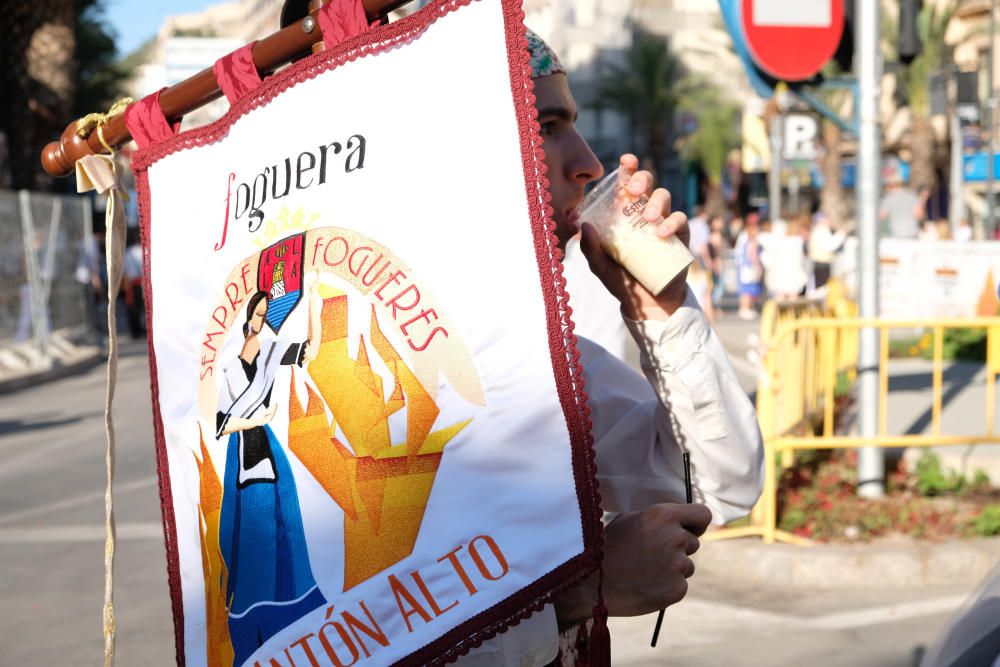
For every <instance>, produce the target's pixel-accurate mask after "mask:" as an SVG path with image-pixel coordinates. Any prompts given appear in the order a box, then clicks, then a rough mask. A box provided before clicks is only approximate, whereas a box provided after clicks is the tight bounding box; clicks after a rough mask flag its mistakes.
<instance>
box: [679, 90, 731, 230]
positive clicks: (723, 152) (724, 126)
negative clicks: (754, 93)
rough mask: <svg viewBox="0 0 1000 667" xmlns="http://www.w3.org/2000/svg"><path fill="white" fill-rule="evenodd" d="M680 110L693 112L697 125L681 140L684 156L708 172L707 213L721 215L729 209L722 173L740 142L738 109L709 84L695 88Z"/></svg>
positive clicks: (683, 101) (706, 174) (682, 103)
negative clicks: (723, 191) (730, 155)
mask: <svg viewBox="0 0 1000 667" xmlns="http://www.w3.org/2000/svg"><path fill="white" fill-rule="evenodd" d="M680 107H681V108H682V109H684V110H685V111H689V112H691V113H692V114H693V115H694V117H695V119H696V120H697V122H698V127H697V129H695V131H694V132H692V133H691V134H689V135H687V136H686V137H684V138H683V139H682V140H681V141H680V147H681V153H682V154H683V155H684V157H685V158H686V159H688V160H692V161H695V162H698V163H699V164H700V165H701V168H702V169H703V170H704V172H705V176H706V177H707V179H708V193H707V196H706V199H705V209H706V211H707V212H708V214H709V215H721V214H723V213H725V210H726V204H725V201H724V200H723V195H722V170H723V168H724V167H725V164H726V156H727V155H728V154H729V151H730V150H732V149H733V148H734V147H736V146H738V145H739V143H740V132H739V127H738V125H737V119H738V117H739V107H738V106H737V105H736V104H734V103H732V102H730V101H729V100H726V99H724V98H723V97H722V95H721V94H720V92H719V90H718V89H717V88H715V87H714V86H710V85H708V84H705V85H702V86H698V87H696V88H694V89H693V90H692V91H691V93H690V94H688V95H687V96H685V97H684V99H683V100H682V101H681V103H680Z"/></svg>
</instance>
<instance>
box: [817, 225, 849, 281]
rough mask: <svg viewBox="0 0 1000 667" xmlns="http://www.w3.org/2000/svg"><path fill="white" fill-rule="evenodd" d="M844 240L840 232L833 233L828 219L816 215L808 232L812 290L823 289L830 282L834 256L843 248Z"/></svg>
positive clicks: (842, 233)
mask: <svg viewBox="0 0 1000 667" xmlns="http://www.w3.org/2000/svg"><path fill="white" fill-rule="evenodd" d="M844 239H845V235H844V232H843V231H842V230H839V229H838V230H837V231H833V229H832V227H831V225H830V218H829V217H827V216H826V215H825V214H823V213H817V214H816V216H815V217H814V219H813V226H812V230H811V231H810V232H809V261H811V262H812V268H813V287H814V289H821V288H823V287H824V286H825V285H826V283H827V281H828V280H830V269H831V267H832V266H833V260H834V255H835V253H836V252H837V251H838V250H840V249H841V248H842V247H843V246H844Z"/></svg>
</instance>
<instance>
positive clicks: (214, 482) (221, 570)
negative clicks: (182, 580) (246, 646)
mask: <svg viewBox="0 0 1000 667" xmlns="http://www.w3.org/2000/svg"><path fill="white" fill-rule="evenodd" d="M198 438H199V440H201V458H200V459H199V458H198V455H197V454H194V460H195V462H196V463H197V464H198V475H199V477H200V488H199V496H200V501H199V503H198V516H199V519H200V522H201V525H200V531H199V532H200V535H201V568H202V573H203V574H204V576H205V625H206V640H207V647H208V651H207V653H208V664H209V665H231V664H233V658H234V653H233V645H232V642H231V641H230V639H229V622H228V618H229V610H228V608H227V607H226V585H227V578H228V576H229V573H228V572H227V571H226V564H225V562H224V561H223V560H222V550H221V549H220V548H219V515H220V514H221V512H222V482H221V481H220V480H219V476H218V475H217V474H216V472H215V468H214V467H213V465H212V459H211V457H210V456H209V455H208V448H207V447H205V438H204V435H203V434H202V432H201V426H200V425H199V427H198Z"/></svg>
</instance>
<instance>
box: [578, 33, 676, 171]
mask: <svg viewBox="0 0 1000 667" xmlns="http://www.w3.org/2000/svg"><path fill="white" fill-rule="evenodd" d="M689 89H690V79H689V78H688V76H687V72H686V71H685V69H684V66H683V64H682V63H681V61H680V59H679V58H678V57H677V56H676V55H674V54H673V53H672V52H671V50H670V46H669V44H668V42H667V40H666V39H664V38H662V37H658V36H656V35H652V34H650V33H648V32H646V31H643V30H637V31H636V32H635V35H634V39H633V42H632V47H631V48H630V49H629V50H628V51H627V52H626V53H625V62H624V63H608V64H606V65H605V67H604V71H603V72H602V73H601V75H600V78H599V80H598V85H597V97H596V99H595V100H594V101H593V103H592V105H591V106H593V107H596V108H602V109H612V110H614V111H618V112H620V113H621V114H622V115H624V116H625V117H626V118H628V119H629V121H630V122H631V124H632V128H633V130H634V131H637V132H638V133H639V134H640V135H641V136H642V137H643V139H644V140H645V143H646V155H645V157H648V158H649V159H650V160H651V161H652V162H653V164H654V165H656V167H657V168H660V167H661V166H662V163H663V158H664V157H665V156H666V154H667V151H668V149H669V136H670V126H671V123H672V122H673V117H674V112H675V111H676V110H677V108H678V104H679V102H680V100H681V99H682V97H683V96H684V94H685V93H686V92H687V91H688V90H689Z"/></svg>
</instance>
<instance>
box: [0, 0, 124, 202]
mask: <svg viewBox="0 0 1000 667" xmlns="http://www.w3.org/2000/svg"><path fill="white" fill-rule="evenodd" d="M103 4H104V3H103V0H50V1H49V2H38V1H37V0H13V1H12V2H7V3H5V4H4V9H3V11H2V12H0V35H2V36H3V37H2V38H0V91H3V93H4V103H3V104H0V135H2V136H0V147H3V145H4V144H6V146H5V147H6V152H7V155H6V156H3V155H2V152H3V151H2V150H0V184H2V185H5V186H6V187H11V188H15V189H19V188H28V189H45V188H50V187H53V186H54V182H53V181H52V179H51V178H49V177H48V176H46V175H45V174H44V173H42V170H41V165H40V162H39V152H40V150H41V147H42V146H44V145H45V144H46V143H48V142H49V141H52V140H54V139H56V138H58V136H59V134H60V133H61V132H62V131H63V128H65V127H66V125H67V124H68V123H69V122H70V121H71V120H72V119H73V118H74V117H79V116H82V115H84V114H85V113H88V112H90V111H103V110H105V109H107V108H108V104H109V103H110V101H112V99H111V98H113V97H114V96H115V95H116V94H117V93H118V90H119V89H120V87H121V83H122V81H123V79H124V73H123V72H122V71H121V70H119V69H115V68H114V67H113V66H112V62H113V60H114V59H115V57H116V53H115V43H114V39H113V37H112V36H111V35H110V34H109V33H108V28H107V21H106V20H105V18H104V16H103V13H102V12H103ZM4 140H5V141H4ZM4 158H6V164H4Z"/></svg>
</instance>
